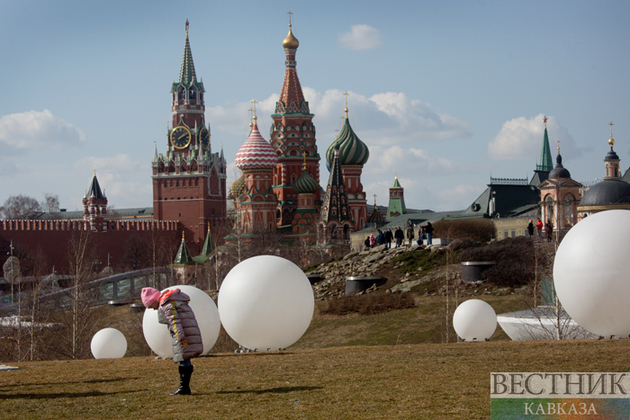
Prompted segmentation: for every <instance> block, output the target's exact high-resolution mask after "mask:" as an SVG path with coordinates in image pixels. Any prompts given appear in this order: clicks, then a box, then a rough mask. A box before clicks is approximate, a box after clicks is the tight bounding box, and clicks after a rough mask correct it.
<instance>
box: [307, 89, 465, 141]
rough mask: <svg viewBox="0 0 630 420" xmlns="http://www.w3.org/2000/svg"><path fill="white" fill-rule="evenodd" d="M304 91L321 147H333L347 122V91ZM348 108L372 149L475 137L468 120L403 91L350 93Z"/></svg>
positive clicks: (362, 136) (352, 118)
mask: <svg viewBox="0 0 630 420" xmlns="http://www.w3.org/2000/svg"><path fill="white" fill-rule="evenodd" d="M303 91H304V97H305V98H306V99H307V100H308V102H309V105H310V109H311V112H313V113H314V114H315V118H314V119H313V121H314V123H315V126H316V127H317V132H318V135H317V138H318V140H319V144H320V145H321V144H326V145H327V144H330V143H331V142H332V141H333V140H334V138H335V136H336V133H335V131H336V130H339V129H340V128H341V125H342V123H343V121H342V117H343V115H344V113H343V110H344V108H345V96H344V94H343V92H342V91H340V90H337V89H330V90H327V91H326V92H324V93H323V94H322V93H320V92H317V91H316V90H314V89H311V88H304V89H303ZM348 108H349V110H350V111H349V118H350V124H351V125H352V127H353V129H354V130H355V132H356V133H357V135H358V136H359V138H361V140H363V141H364V142H365V143H366V144H367V145H368V146H369V147H372V145H377V144H381V145H394V144H398V145H400V144H417V143H419V142H424V141H441V140H448V139H454V138H465V137H470V135H471V133H470V129H469V127H468V124H467V123H466V122H465V121H462V120H460V119H458V118H456V117H453V116H451V115H448V114H442V113H439V112H437V111H436V110H435V109H433V108H432V107H431V106H430V105H429V104H427V103H424V102H422V101H419V100H417V99H410V98H409V97H407V95H405V94H404V93H402V92H386V93H378V94H375V95H372V96H371V97H366V96H364V95H361V94H358V93H354V92H349V95H348ZM320 147H321V146H320Z"/></svg>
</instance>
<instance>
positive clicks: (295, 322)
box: [218, 255, 315, 351]
mask: <svg viewBox="0 0 630 420" xmlns="http://www.w3.org/2000/svg"><path fill="white" fill-rule="evenodd" d="M218 300H219V314H220V315H221V322H222V323H223V328H225V331H226V332H227V333H228V334H229V335H230V337H232V339H234V341H236V342H237V343H238V344H240V345H241V346H243V347H245V348H248V349H252V350H258V351H267V350H278V349H283V348H286V347H289V346H290V345H292V344H294V343H295V342H296V341H297V340H299V339H300V337H302V335H303V334H304V332H305V331H306V329H307V328H308V326H309V325H310V323H311V319H312V318H313V310H314V308H315V298H314V296H313V289H312V288H311V283H310V282H309V280H308V278H307V277H306V275H305V274H304V273H303V272H302V270H301V269H300V268H299V267H298V266H297V265H295V264H293V263H292V262H291V261H288V260H285V259H284V258H280V257H275V256H271V255H262V256H258V257H253V258H249V259H247V260H245V261H243V262H241V263H240V264H238V265H237V266H236V267H234V268H233V269H232V270H231V271H230V272H229V273H228V275H227V277H226V278H225V280H223V284H222V285H221V289H220V290H219V298H218Z"/></svg>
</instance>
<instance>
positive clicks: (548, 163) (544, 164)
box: [536, 115, 553, 172]
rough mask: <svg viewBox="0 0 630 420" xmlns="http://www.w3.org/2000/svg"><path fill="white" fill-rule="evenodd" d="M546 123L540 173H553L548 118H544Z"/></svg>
mask: <svg viewBox="0 0 630 420" xmlns="http://www.w3.org/2000/svg"><path fill="white" fill-rule="evenodd" d="M543 122H544V123H545V135H544V137H543V145H542V151H541V152H540V164H539V165H538V168H536V169H537V170H539V171H547V172H549V171H551V170H552V169H553V158H552V157H551V147H549V135H548V134H547V116H546V115H545V116H544V117H543Z"/></svg>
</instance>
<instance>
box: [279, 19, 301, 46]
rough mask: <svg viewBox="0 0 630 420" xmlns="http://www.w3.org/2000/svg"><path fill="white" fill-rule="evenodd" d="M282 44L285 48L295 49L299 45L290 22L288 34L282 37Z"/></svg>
mask: <svg viewBox="0 0 630 420" xmlns="http://www.w3.org/2000/svg"><path fill="white" fill-rule="evenodd" d="M282 46H283V47H284V48H285V49H297V47H299V46H300V41H298V40H297V38H296V37H294V36H293V32H292V31H291V24H289V35H287V37H286V38H284V41H282Z"/></svg>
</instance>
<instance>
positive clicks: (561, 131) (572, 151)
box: [488, 114, 587, 161]
mask: <svg viewBox="0 0 630 420" xmlns="http://www.w3.org/2000/svg"><path fill="white" fill-rule="evenodd" d="M543 118H544V115H543V114H538V115H537V116H535V117H532V118H525V117H518V118H514V119H512V120H509V121H506V122H505V123H504V124H503V126H502V127H501V130H500V131H499V133H498V134H497V136H496V137H495V138H494V139H492V140H491V141H490V142H489V143H488V154H489V155H490V156H491V157H492V158H493V159H498V160H513V159H523V160H535V161H538V160H539V159H540V154H541V150H542V145H543V138H544V131H545V127H544V124H543ZM547 134H548V136H549V144H550V147H551V153H552V156H555V155H556V153H555V152H554V149H556V148H557V145H558V141H560V152H561V154H562V156H563V157H564V158H567V157H569V158H577V157H580V156H582V154H583V153H584V152H586V151H587V149H581V148H578V147H577V146H576V144H575V140H573V137H572V136H571V134H569V130H568V129H567V128H566V127H564V126H562V125H561V124H560V123H559V122H558V120H557V119H556V118H554V117H548V121H547Z"/></svg>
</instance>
